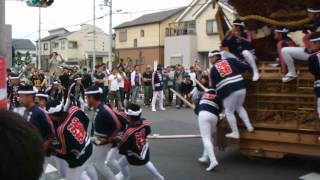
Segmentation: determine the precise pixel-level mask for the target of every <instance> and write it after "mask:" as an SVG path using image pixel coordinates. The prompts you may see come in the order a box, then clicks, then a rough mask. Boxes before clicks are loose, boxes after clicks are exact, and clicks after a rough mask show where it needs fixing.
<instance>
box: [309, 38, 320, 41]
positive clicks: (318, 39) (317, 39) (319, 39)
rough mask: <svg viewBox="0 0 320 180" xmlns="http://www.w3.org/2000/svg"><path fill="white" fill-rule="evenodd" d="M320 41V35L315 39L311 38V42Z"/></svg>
mask: <svg viewBox="0 0 320 180" xmlns="http://www.w3.org/2000/svg"><path fill="white" fill-rule="evenodd" d="M318 41H320V37H318V38H315V39H310V42H318Z"/></svg>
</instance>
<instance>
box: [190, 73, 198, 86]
mask: <svg viewBox="0 0 320 180" xmlns="http://www.w3.org/2000/svg"><path fill="white" fill-rule="evenodd" d="M189 76H190V79H191V81H192V86H196V85H197V84H196V78H197V75H196V73H195V72H190V73H189Z"/></svg>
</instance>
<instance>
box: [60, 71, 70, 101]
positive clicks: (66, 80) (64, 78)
mask: <svg viewBox="0 0 320 180" xmlns="http://www.w3.org/2000/svg"><path fill="white" fill-rule="evenodd" d="M59 79H60V82H61V85H62V86H63V87H64V98H65V99H66V98H67V94H68V89H69V86H70V81H71V80H70V73H69V69H68V68H67V67H64V68H63V74H62V75H61V76H60V77H59Z"/></svg>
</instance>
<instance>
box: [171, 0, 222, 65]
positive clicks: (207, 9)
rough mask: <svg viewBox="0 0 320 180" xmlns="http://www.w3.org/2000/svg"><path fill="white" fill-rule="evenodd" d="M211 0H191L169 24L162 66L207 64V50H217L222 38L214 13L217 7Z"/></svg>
mask: <svg viewBox="0 0 320 180" xmlns="http://www.w3.org/2000/svg"><path fill="white" fill-rule="evenodd" d="M215 3H216V2H215V1H213V0H193V1H192V2H191V4H190V5H189V6H188V7H187V8H186V9H185V10H184V11H183V12H182V13H181V14H180V15H179V16H178V17H177V18H176V19H175V21H173V22H172V23H169V26H168V27H167V30H166V32H167V33H166V38H165V65H166V66H168V65H176V64H183V65H184V66H185V67H186V68H187V69H188V68H189V67H190V66H191V65H192V64H194V63H200V64H201V65H202V66H203V67H208V52H210V51H212V50H215V49H219V48H220V44H221V40H220V36H219V33H218V25H217V21H216V19H215V15H216V14H217V11H218V6H216V4H215Z"/></svg>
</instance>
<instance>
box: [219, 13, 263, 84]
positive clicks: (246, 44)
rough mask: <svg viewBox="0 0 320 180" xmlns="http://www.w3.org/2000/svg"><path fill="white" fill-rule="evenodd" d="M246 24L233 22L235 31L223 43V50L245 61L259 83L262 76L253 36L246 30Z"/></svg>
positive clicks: (229, 33)
mask: <svg viewBox="0 0 320 180" xmlns="http://www.w3.org/2000/svg"><path fill="white" fill-rule="evenodd" d="M244 27H245V23H244V22H243V21H242V20H240V19H236V20H235V21H233V29H232V30H231V31H229V32H228V33H227V35H226V37H225V38H224V39H223V41H222V45H221V46H222V49H223V50H226V51H229V52H231V53H232V54H234V55H235V56H236V57H237V58H239V59H241V60H245V61H246V62H248V64H249V65H250V67H251V69H252V72H253V77H252V80H253V81H258V80H259V78H260V74H259V71H258V68H257V64H256V57H255V55H254V52H255V49H254V47H253V45H252V43H251V36H250V34H249V33H247V32H246V31H245V30H244Z"/></svg>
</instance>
